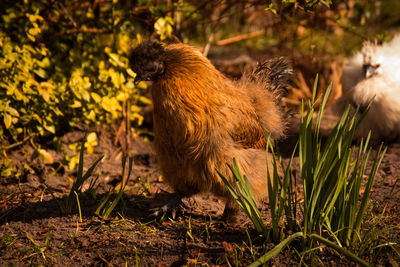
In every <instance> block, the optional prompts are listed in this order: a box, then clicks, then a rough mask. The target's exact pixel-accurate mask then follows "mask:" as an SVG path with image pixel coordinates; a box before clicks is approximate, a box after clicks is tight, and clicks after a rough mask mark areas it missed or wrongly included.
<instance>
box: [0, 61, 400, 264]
mask: <svg viewBox="0 0 400 267" xmlns="http://www.w3.org/2000/svg"><path fill="white" fill-rule="evenodd" d="M240 60H242V61H246V62H247V61H248V58H244V59H243V58H240ZM214 64H216V65H218V64H223V62H214ZM239 64H242V62H241V61H240V62H239ZM232 71H236V69H235V68H233V69H232V70H227V71H226V73H228V74H229V72H232ZM230 74H231V76H235V73H230ZM145 115H146V116H145V118H146V119H145V121H146V120H147V121H149V120H151V115H150V110H147V113H146V114H145ZM150 123H151V122H150ZM327 127H328V126H326V127H325V128H327ZM117 128H118V127H117ZM117 128H116V129H117ZM116 129H105V128H104V127H98V128H97V129H87V131H89V132H91V131H94V130H95V131H96V133H97V137H98V145H97V146H95V147H94V153H93V154H92V155H88V154H85V156H84V172H85V171H86V170H87V169H88V168H89V167H90V166H91V165H92V164H93V162H95V161H96V159H98V158H99V156H101V155H105V157H104V159H103V160H102V161H101V162H100V163H99V165H98V166H97V167H96V168H95V170H94V173H93V175H92V179H94V178H96V177H98V180H97V181H96V185H97V187H96V190H94V191H93V190H92V192H91V193H90V192H89V190H88V188H89V184H90V181H93V180H92V179H89V182H86V183H85V184H84V185H83V188H82V191H83V193H81V194H80V196H79V200H80V205H81V210H82V222H80V218H79V214H78V210H77V209H76V208H75V209H74V210H73V212H72V213H71V214H64V213H62V212H61V209H60V206H59V203H65V201H66V199H67V196H68V194H69V191H70V188H71V185H72V181H73V179H75V177H76V175H77V173H76V171H75V172H70V171H68V169H67V168H66V167H65V166H61V165H60V164H59V163H57V162H59V161H61V160H62V159H63V157H64V156H65V155H64V153H68V154H69V155H72V151H71V150H70V149H69V148H68V145H70V144H73V143H77V142H80V141H81V140H82V138H83V137H84V135H85V134H84V131H76V132H70V133H67V134H65V135H64V136H63V137H62V138H61V145H62V151H65V152H62V153H61V152H57V151H56V150H55V148H54V147H51V146H47V145H46V141H45V140H44V141H42V143H41V146H42V147H44V148H46V149H47V150H48V151H49V152H50V154H51V155H52V157H53V159H54V162H55V163H53V164H44V163H42V162H41V161H40V160H39V159H35V160H31V156H32V153H33V151H34V149H33V148H32V147H31V146H29V145H25V146H23V147H17V148H16V149H15V150H13V151H12V152H11V153H9V157H10V158H12V159H14V163H15V166H14V167H15V168H16V169H17V172H16V173H17V174H18V175H14V176H11V177H8V178H4V177H2V178H1V179H0V266H7V265H17V266H24V265H35V266H36V265H45V266H185V265H188V266H203V265H204V266H230V265H231V266H234V265H235V262H236V263H238V266H246V265H248V264H249V263H251V262H253V261H254V260H256V259H257V258H258V257H260V256H261V255H263V254H264V253H265V252H266V251H268V250H270V249H271V248H273V247H274V246H275V245H276V244H273V243H268V242H267V243H265V242H263V241H262V240H261V239H260V238H259V237H258V235H257V233H256V231H255V230H254V227H253V225H252V224H251V222H250V221H249V220H248V219H247V218H246V217H245V215H244V214H242V215H241V216H240V218H239V222H238V223H237V224H235V225H229V224H226V223H224V222H223V221H221V215H222V212H223V207H224V203H223V202H222V201H221V200H220V199H217V198H216V197H214V196H212V195H199V196H195V197H193V198H190V199H186V200H185V204H186V205H187V206H188V208H187V209H185V210H184V214H183V215H182V216H180V217H178V218H177V219H175V220H173V219H170V218H164V219H163V220H161V221H160V220H155V219H154V218H152V217H151V216H149V215H150V211H149V209H151V208H152V207H157V206H159V205H160V204H162V203H163V202H165V200H166V198H167V197H168V194H167V193H166V192H171V190H170V189H169V188H168V187H167V186H166V185H165V184H164V183H163V182H162V177H161V173H160V171H159V169H158V166H157V160H156V156H155V153H154V151H153V149H152V147H151V144H149V143H146V142H144V141H143V140H142V139H140V138H135V139H133V140H132V143H131V147H130V148H131V151H132V154H133V155H134V156H133V157H134V167H133V172H132V175H131V177H130V179H129V181H128V183H127V186H126V188H125V193H124V195H123V197H122V201H120V203H119V205H118V206H117V207H116V208H115V210H114V212H113V213H112V214H111V216H110V217H109V218H108V219H106V220H104V219H102V218H99V217H98V216H95V215H94V212H95V210H96V208H97V207H98V205H99V203H100V201H101V199H102V198H103V197H104V196H105V195H106V193H107V192H108V191H109V190H111V189H113V188H115V187H116V188H118V187H119V186H120V184H121V177H122V176H121V174H122V167H121V160H122V152H121V150H120V148H119V146H117V145H115V142H114V139H115V132H117V131H116ZM296 140H297V131H296V127H295V126H293V127H292V129H291V130H290V131H289V135H288V137H287V138H286V139H285V140H283V141H281V142H280V143H279V148H280V151H281V152H282V153H283V156H284V160H286V161H287V160H288V157H289V156H290V152H291V150H292V149H293V147H294V144H295V142H296ZM387 145H388V151H387V154H386V156H385V158H384V159H383V161H382V165H381V167H380V169H379V171H378V174H377V177H376V179H375V182H374V185H373V189H372V192H371V200H372V201H371V205H370V206H369V209H368V211H367V213H366V216H367V218H366V220H365V223H364V225H363V226H362V233H363V236H365V237H368V238H365V240H366V242H370V241H371V243H370V244H368V243H367V244H362V245H361V246H360V247H359V248H357V249H359V251H357V252H361V250H365V251H363V253H362V255H363V259H364V260H366V261H368V262H370V263H373V264H378V265H382V266H391V265H393V266H398V264H397V263H396V261H398V260H399V259H400V256H399V255H398V254H396V253H395V252H394V250H393V249H391V248H390V247H388V246H384V247H377V246H378V245H380V244H385V243H389V242H394V243H399V242H400V220H399V218H400V206H399V205H398V203H400V182H399V177H400V139H399V140H397V141H395V142H392V143H390V144H387ZM370 164H371V163H370ZM293 168H294V171H297V173H299V159H298V157H296V158H295V159H294V163H293ZM298 179H300V177H298ZM298 184H301V181H300V180H299V181H298ZM299 190H301V188H299ZM52 194H53V195H52ZM300 201H301V200H300ZM261 214H262V217H263V218H264V221H265V222H266V224H267V225H268V224H269V222H270V216H269V210H268V203H263V206H262V207H261ZM286 234H290V233H289V232H286ZM292 245H293V246H291V249H286V250H284V251H283V252H282V253H281V254H280V255H278V256H276V257H275V258H273V259H272V261H271V265H272V266H287V265H298V263H299V262H301V261H303V262H304V263H306V264H312V265H319V266H322V265H331V266H348V265H354V264H353V263H352V262H350V261H349V260H347V259H346V258H345V257H344V256H342V255H338V254H336V253H335V252H333V251H332V250H329V249H326V248H319V249H318V250H317V251H315V252H314V253H315V255H317V257H308V256H307V255H305V256H304V255H300V254H299V252H298V251H297V250H296V246H298V247H299V246H300V244H297V245H296V243H292ZM392 246H393V247H395V248H396V249H397V251H399V250H400V248H399V246H398V245H392ZM357 252H356V254H358V253H357ZM396 264H397V265H396Z"/></svg>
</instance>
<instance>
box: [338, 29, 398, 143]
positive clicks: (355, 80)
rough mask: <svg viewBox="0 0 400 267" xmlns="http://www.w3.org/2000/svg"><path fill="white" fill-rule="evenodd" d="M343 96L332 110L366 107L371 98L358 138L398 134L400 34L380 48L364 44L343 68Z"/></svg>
mask: <svg viewBox="0 0 400 267" xmlns="http://www.w3.org/2000/svg"><path fill="white" fill-rule="evenodd" d="M342 88H343V96H342V97H341V99H339V100H338V103H337V104H336V107H335V110H336V111H337V112H343V110H344V109H345V108H346V107H347V105H349V104H351V105H352V106H360V107H361V110H362V107H366V106H367V105H368V103H369V101H370V100H371V99H372V98H373V97H375V99H374V102H373V103H372V105H371V109H370V111H369V112H368V114H367V116H366V117H365V119H364V121H363V122H362V123H361V125H360V128H359V130H358V132H357V136H358V137H365V136H367V134H368V132H369V131H370V130H371V131H372V137H373V138H374V139H382V138H386V139H391V138H394V137H396V136H397V135H399V134H400V35H397V36H396V37H394V38H393V39H392V40H391V41H390V42H387V43H384V44H383V45H377V44H376V43H375V44H374V43H371V42H366V43H364V44H363V48H362V51H361V52H359V53H357V54H355V55H354V56H353V57H351V58H350V60H349V62H348V64H347V65H346V66H345V67H344V68H343V75H342Z"/></svg>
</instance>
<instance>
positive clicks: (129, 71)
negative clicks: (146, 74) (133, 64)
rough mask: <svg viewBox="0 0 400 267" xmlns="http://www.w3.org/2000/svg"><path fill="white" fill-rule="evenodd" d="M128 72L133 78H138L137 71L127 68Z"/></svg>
mask: <svg viewBox="0 0 400 267" xmlns="http://www.w3.org/2000/svg"><path fill="white" fill-rule="evenodd" d="M126 72H127V73H128V75H129V76H131V77H132V78H136V73H135V72H134V71H133V70H132V69H131V68H128V69H126Z"/></svg>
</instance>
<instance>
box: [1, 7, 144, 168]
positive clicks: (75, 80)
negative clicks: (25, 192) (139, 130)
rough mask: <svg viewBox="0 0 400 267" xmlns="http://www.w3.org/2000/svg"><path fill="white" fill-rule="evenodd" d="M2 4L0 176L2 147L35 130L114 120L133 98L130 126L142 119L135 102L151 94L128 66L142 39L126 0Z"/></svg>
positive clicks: (5, 163) (49, 132)
mask: <svg viewBox="0 0 400 267" xmlns="http://www.w3.org/2000/svg"><path fill="white" fill-rule="evenodd" d="M2 6H3V8H2V10H0V118H1V119H0V152H1V154H2V156H1V161H0V172H1V175H2V176H7V175H10V174H11V171H12V170H11V169H10V164H11V163H10V160H8V159H7V152H8V151H9V149H11V148H13V147H15V146H18V145H20V144H22V143H24V142H26V141H28V140H31V141H35V137H37V136H47V137H52V138H50V139H49V140H52V139H53V140H56V139H57V138H59V137H60V136H61V134H62V133H64V132H65V131H67V130H70V129H73V128H74V127H75V126H77V125H78V124H79V123H85V124H87V125H94V124H96V123H106V124H111V123H113V122H117V121H118V120H119V119H121V117H122V114H123V112H122V109H123V107H124V105H126V103H132V104H133V105H132V106H131V107H130V109H129V110H130V112H131V114H130V116H129V118H130V120H131V122H132V125H133V126H137V127H139V126H140V125H141V123H142V121H143V118H142V117H141V115H140V114H139V112H140V107H141V106H143V105H145V104H148V103H149V102H150V100H149V99H147V98H146V97H144V96H143V94H142V90H143V89H145V84H139V85H138V86H136V85H135V84H134V82H133V80H134V75H135V74H134V73H133V72H132V71H131V70H130V69H129V68H128V64H127V62H128V60H127V58H126V56H127V54H128V53H129V50H130V49H131V48H132V47H133V46H135V45H136V44H137V42H138V41H139V40H140V38H141V35H140V31H141V30H140V29H141V24H139V23H136V22H135V19H134V18H133V17H132V16H133V15H132V12H130V4H129V3H128V4H127V3H118V1H105V2H101V3H97V2H96V1H94V2H93V1H57V2H53V3H49V2H48V1H45V0H39V1H28V0H26V1H23V2H20V1H17V2H14V1H6V3H4V5H3V4H2ZM135 23H136V24H135ZM128 99H130V101H129V102H127V100H128ZM32 143H33V144H34V145H35V142H32ZM37 149H38V150H39V149H40V148H39V147H37Z"/></svg>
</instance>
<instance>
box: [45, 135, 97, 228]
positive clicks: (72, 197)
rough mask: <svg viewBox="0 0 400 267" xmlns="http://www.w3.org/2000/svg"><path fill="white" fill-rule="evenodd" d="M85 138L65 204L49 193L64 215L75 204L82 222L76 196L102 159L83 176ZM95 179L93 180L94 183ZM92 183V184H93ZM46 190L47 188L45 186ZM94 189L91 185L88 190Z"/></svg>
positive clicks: (68, 212) (69, 211)
mask: <svg viewBox="0 0 400 267" xmlns="http://www.w3.org/2000/svg"><path fill="white" fill-rule="evenodd" d="M85 139H86V137H85V138H83V139H82V143H81V149H80V153H79V163H78V172H77V176H76V180H75V181H74V182H73V183H72V187H71V190H70V192H69V195H68V197H67V199H66V201H65V203H61V202H60V201H59V200H58V199H57V198H56V197H55V196H54V194H53V193H52V191H51V190H49V192H50V193H51V195H52V196H53V198H54V199H55V200H56V202H57V203H58V206H59V207H60V210H61V212H62V213H64V214H70V213H71V212H72V210H73V209H74V208H75V203H76V204H77V207H78V209H79V215H80V221H82V214H81V209H80V202H79V197H78V194H79V193H81V190H82V185H83V184H84V182H86V181H87V180H88V179H89V178H90V177H91V176H92V174H93V171H94V168H96V166H97V164H98V163H99V162H100V161H101V160H102V159H103V158H104V155H102V156H100V157H99V158H98V159H97V160H96V161H95V162H94V163H93V164H92V166H90V168H89V169H88V170H87V171H86V172H85V174H83V153H84V151H85ZM96 180H97V179H95V182H96ZM95 182H94V183H95ZM46 187H47V188H49V187H48V186H47V185H46ZM93 187H94V184H93V183H91V185H90V187H89V188H90V189H92V188H93Z"/></svg>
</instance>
